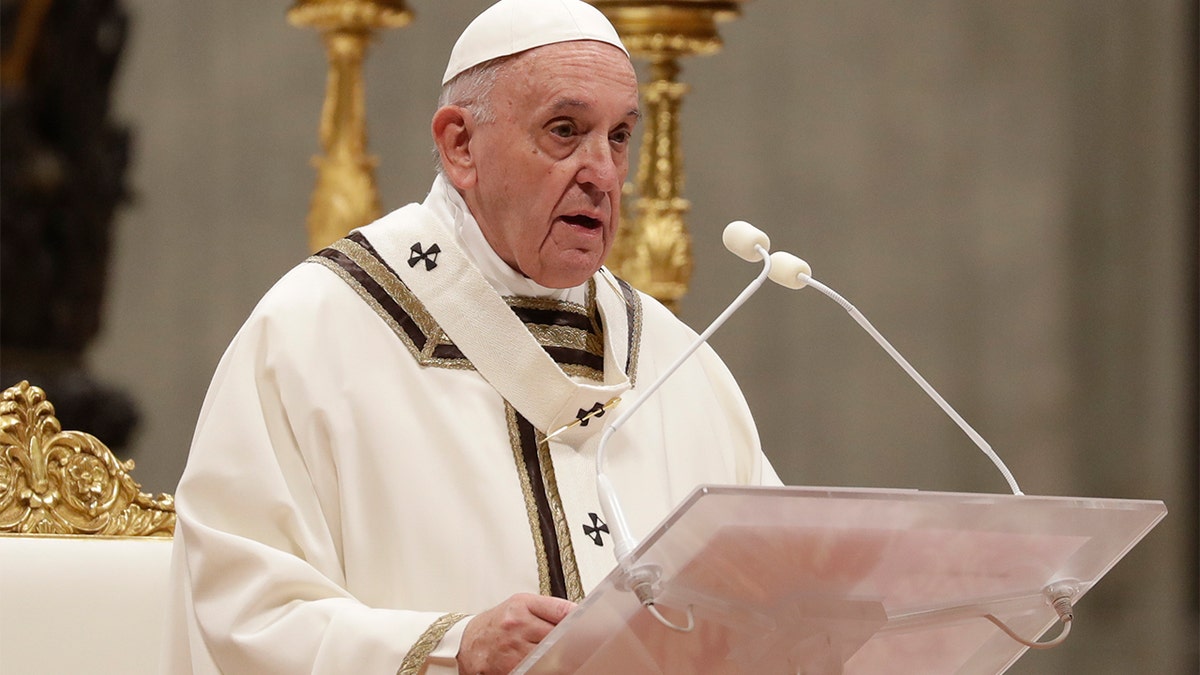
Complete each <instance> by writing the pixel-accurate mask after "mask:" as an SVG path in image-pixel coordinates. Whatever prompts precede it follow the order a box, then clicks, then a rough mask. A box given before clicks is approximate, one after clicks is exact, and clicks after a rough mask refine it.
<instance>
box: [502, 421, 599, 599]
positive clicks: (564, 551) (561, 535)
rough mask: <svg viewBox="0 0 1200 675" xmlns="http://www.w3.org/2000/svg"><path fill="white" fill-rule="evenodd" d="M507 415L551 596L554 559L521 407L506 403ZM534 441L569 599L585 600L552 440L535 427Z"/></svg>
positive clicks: (544, 585)
mask: <svg viewBox="0 0 1200 675" xmlns="http://www.w3.org/2000/svg"><path fill="white" fill-rule="evenodd" d="M504 409H505V410H504V411H505V417H506V418H507V421H508V437H509V441H510V443H511V444H512V450H513V459H514V460H515V462H516V465H517V474H518V476H519V477H520V481H521V493H522V494H523V495H524V497H525V513H526V516H527V517H528V518H529V530H530V532H531V534H532V535H533V546H534V554H535V556H536V558H537V563H538V592H539V593H541V594H542V595H551V594H552V593H553V591H552V590H551V583H550V560H549V557H548V556H547V554H546V542H545V540H544V539H543V538H542V529H541V518H540V516H539V514H538V507H537V498H536V497H535V496H534V494H533V485H532V483H531V482H530V478H529V472H528V466H527V465H526V463H525V453H524V448H523V447H522V445H521V429H520V427H519V426H518V425H517V414H518V413H517V410H516V408H514V407H512V404H510V403H507V402H506V403H505V404H504ZM534 434H535V437H534V442H535V444H536V445H537V453H538V464H539V468H540V469H541V475H542V486H543V488H544V489H545V492H546V501H547V502H548V503H549V505H550V514H551V516H552V517H553V519H554V531H555V534H556V535H557V539H558V555H559V563H560V564H561V566H562V573H563V581H564V583H565V585H566V592H567V599H568V600H570V601H572V602H581V601H583V596H584V594H583V581H582V579H581V578H580V576H579V563H578V561H576V559H575V547H574V545H573V544H572V543H571V526H570V524H569V523H568V522H567V516H566V512H565V511H564V509H563V505H562V497H561V496H560V495H559V492H558V479H557V478H556V477H555V474H554V460H553V458H552V457H551V456H550V449H549V444H548V443H543V442H542V440H543V438H544V437H543V435H542V433H541V432H540V431H537V430H536V429H535V430H534Z"/></svg>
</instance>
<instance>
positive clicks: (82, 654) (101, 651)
mask: <svg viewBox="0 0 1200 675" xmlns="http://www.w3.org/2000/svg"><path fill="white" fill-rule="evenodd" d="M170 562H171V540H170V539H162V538H153V537H125V538H120V537H54V536H25V535H11V534H5V535H0V672H2V673H28V674H34V675H36V674H38V673H55V674H57V673H99V674H101V675H103V674H106V673H122V674H136V673H155V672H157V670H158V661H159V653H160V651H161V650H160V649H159V643H160V642H161V639H162V636H163V635H164V628H163V626H164V622H165V616H166V603H167V597H168V593H167V578H168V571H169V568H170Z"/></svg>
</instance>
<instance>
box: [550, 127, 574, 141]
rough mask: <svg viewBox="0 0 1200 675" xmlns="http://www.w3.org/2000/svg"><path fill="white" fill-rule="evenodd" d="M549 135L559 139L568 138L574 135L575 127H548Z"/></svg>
mask: <svg viewBox="0 0 1200 675" xmlns="http://www.w3.org/2000/svg"><path fill="white" fill-rule="evenodd" d="M550 133H552V134H554V135H555V136H558V137H559V138H570V137H571V136H574V135H575V127H573V126H571V125H570V124H555V125H554V126H552V127H550Z"/></svg>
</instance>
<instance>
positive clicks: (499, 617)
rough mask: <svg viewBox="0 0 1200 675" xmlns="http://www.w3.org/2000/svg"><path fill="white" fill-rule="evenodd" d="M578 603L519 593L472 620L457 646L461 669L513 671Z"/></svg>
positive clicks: (472, 673) (486, 674) (471, 674)
mask: <svg viewBox="0 0 1200 675" xmlns="http://www.w3.org/2000/svg"><path fill="white" fill-rule="evenodd" d="M572 609H575V603H573V602H571V601H570V600H563V599H561V598H548V597H546V596H543V595H531V594H528V593H518V594H516V595H514V596H512V597H511V598H509V599H507V600H505V601H504V602H502V603H500V604H499V605H496V606H495V607H493V608H491V609H489V610H487V611H486V612H483V613H482V614H478V615H476V616H475V618H473V619H471V621H470V623H468V624H467V627H466V628H465V629H464V630H463V636H462V642H461V643H460V644H459V647H458V672H459V673H463V675H492V674H493V673H496V674H503V673H508V672H510V671H512V669H513V668H516V667H517V664H518V663H520V662H521V659H523V658H525V656H526V655H527V654H529V652H531V651H533V648H534V647H536V646H537V644H538V643H539V642H541V641H542V638H544V637H546V634H547V633H549V632H550V630H551V629H552V628H554V627H555V626H557V625H558V622H559V621H562V620H563V618H564V617H566V616H567V614H568V613H570V611H571V610H572Z"/></svg>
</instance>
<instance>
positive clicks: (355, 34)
mask: <svg viewBox="0 0 1200 675" xmlns="http://www.w3.org/2000/svg"><path fill="white" fill-rule="evenodd" d="M412 16H413V15H412V11H410V10H409V9H408V8H407V7H406V6H405V0H296V2H295V4H294V5H293V6H292V8H291V9H290V10H289V11H288V20H289V21H290V22H291V23H292V24H293V25H296V26H312V27H314V28H317V29H318V30H320V31H321V36H322V39H323V41H324V42H325V52H326V55H327V56H328V59H329V74H328V77H327V78H326V87H325V103H324V105H323V107H322V108H321V128H320V135H321V150H322V151H323V152H324V154H323V155H320V156H317V157H315V158H313V164H314V166H316V168H317V185H316V187H315V188H314V189H313V196H312V204H311V206H310V207H309V212H308V245H309V248H310V249H311V250H313V251H319V250H320V249H322V248H325V247H326V246H328V245H329V244H331V243H333V242H334V241H336V240H338V239H341V238H342V237H344V236H346V234H347V233H349V232H350V230H352V229H354V228H356V227H360V226H362V225H366V224H367V223H369V222H371V221H373V220H375V219H376V218H378V217H379V215H380V206H379V191H378V189H377V187H376V185H375V165H376V163H377V160H376V158H375V157H373V156H371V155H369V154H368V153H367V119H366V95H365V93H364V85H363V59H365V58H366V52H367V46H368V44H370V42H371V39H372V37H373V35H374V31H375V30H377V29H379V28H398V27H401V26H406V25H408V23H409V22H410V21H412Z"/></svg>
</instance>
